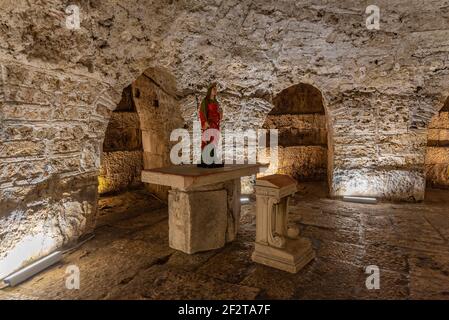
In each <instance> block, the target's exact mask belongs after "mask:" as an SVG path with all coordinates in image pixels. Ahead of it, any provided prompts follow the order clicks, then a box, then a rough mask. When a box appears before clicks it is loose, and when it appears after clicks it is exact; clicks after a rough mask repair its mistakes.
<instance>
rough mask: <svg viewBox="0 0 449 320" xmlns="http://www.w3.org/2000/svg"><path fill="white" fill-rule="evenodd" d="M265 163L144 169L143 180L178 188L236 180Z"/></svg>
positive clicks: (257, 171)
mask: <svg viewBox="0 0 449 320" xmlns="http://www.w3.org/2000/svg"><path fill="white" fill-rule="evenodd" d="M265 167H266V165H263V164H231V165H225V166H224V167H222V168H198V167H197V166H196V165H179V166H169V167H164V168H155V169H149V170H143V171H142V182H146V183H154V184H158V185H164V186H170V187H173V188H178V189H183V190H187V189H192V188H194V187H200V186H205V185H209V184H215V183H220V182H224V181H229V180H234V179H237V178H240V177H245V176H250V175H253V174H256V173H259V171H260V169H261V168H265Z"/></svg>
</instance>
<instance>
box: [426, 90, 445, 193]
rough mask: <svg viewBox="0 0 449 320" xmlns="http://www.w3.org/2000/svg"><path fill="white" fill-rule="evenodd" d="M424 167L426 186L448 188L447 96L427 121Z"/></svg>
mask: <svg viewBox="0 0 449 320" xmlns="http://www.w3.org/2000/svg"><path fill="white" fill-rule="evenodd" d="M425 169H426V183H427V187H433V188H443V189H449V98H448V99H447V100H446V102H445V104H444V106H443V107H442V109H441V110H440V111H439V112H438V113H437V114H436V115H435V116H434V117H432V119H431V121H430V123H429V126H428V132H427V150H426V160H425Z"/></svg>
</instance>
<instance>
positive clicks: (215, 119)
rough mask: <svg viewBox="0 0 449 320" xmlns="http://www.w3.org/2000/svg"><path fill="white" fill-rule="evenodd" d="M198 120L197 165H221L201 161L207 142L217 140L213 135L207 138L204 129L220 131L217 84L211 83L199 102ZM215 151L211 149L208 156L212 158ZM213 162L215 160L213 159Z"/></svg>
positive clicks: (221, 116)
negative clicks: (199, 153) (199, 123)
mask: <svg viewBox="0 0 449 320" xmlns="http://www.w3.org/2000/svg"><path fill="white" fill-rule="evenodd" d="M198 114H199V117H200V121H201V131H202V134H201V136H202V138H201V164H198V166H199V167H203V168H217V167H222V166H223V164H221V163H211V164H206V163H205V162H204V161H203V150H204V148H205V147H206V146H207V145H209V144H214V145H216V144H217V142H218V141H215V137H214V136H212V137H210V139H207V135H204V133H205V132H206V130H208V129H215V130H218V131H220V122H221V120H222V119H223V111H222V109H221V108H220V105H219V104H218V101H217V84H216V83H212V84H211V85H210V86H209V88H208V89H207V94H206V97H205V98H204V99H203V101H202V102H201V106H200V108H199V111H198ZM214 155H215V152H214V149H212V151H211V153H210V156H211V157H212V158H214ZM214 162H215V161H214Z"/></svg>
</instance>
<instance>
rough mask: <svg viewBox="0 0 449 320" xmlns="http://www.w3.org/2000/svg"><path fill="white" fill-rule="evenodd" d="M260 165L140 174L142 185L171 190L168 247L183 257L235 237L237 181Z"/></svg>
mask: <svg viewBox="0 0 449 320" xmlns="http://www.w3.org/2000/svg"><path fill="white" fill-rule="evenodd" d="M262 167H266V166H263V165H261V164H242V165H225V166H224V167H222V168H198V167H197V166H196V165H179V166H170V167H165V168H157V169H150V170H143V171H142V182H146V183H154V184H159V185H164V186H170V187H172V190H170V191H169V195H168V214H169V219H168V221H169V245H170V247H171V248H173V249H177V250H180V251H183V252H185V253H189V254H191V253H195V252H199V251H205V250H212V249H217V248H221V247H223V246H224V245H225V244H226V243H227V242H230V241H233V240H234V239H235V237H236V234H237V230H238V225H239V220H240V177H244V176H250V175H253V174H256V173H258V172H259V170H260V169H261V168H262Z"/></svg>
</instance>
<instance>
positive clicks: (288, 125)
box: [263, 83, 329, 182]
mask: <svg viewBox="0 0 449 320" xmlns="http://www.w3.org/2000/svg"><path fill="white" fill-rule="evenodd" d="M273 104H274V107H273V109H272V110H271V111H270V113H269V114H268V115H267V117H266V120H265V123H264V125H263V128H265V129H277V130H278V134H279V141H278V159H279V161H278V166H277V168H273V166H272V165H270V170H272V172H277V173H282V174H288V175H291V176H292V177H294V178H295V179H297V180H298V181H323V182H327V180H328V179H327V178H328V177H327V176H328V162H329V160H328V124H327V119H326V112H325V107H324V99H323V95H322V93H321V91H320V90H319V89H318V88H316V87H314V86H313V85H310V84H306V83H299V84H296V85H293V86H290V87H288V88H286V89H284V90H282V91H281V92H280V93H279V94H277V95H276V96H275V97H274V98H273Z"/></svg>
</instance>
